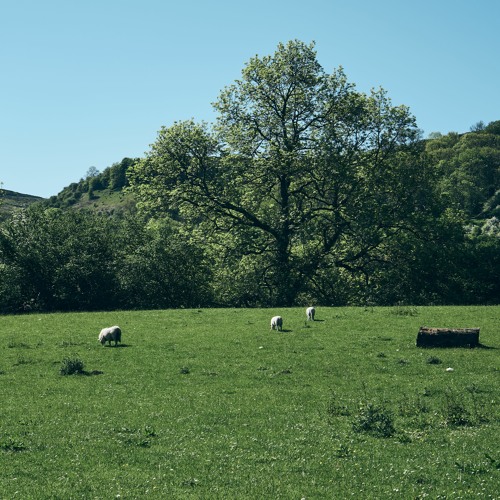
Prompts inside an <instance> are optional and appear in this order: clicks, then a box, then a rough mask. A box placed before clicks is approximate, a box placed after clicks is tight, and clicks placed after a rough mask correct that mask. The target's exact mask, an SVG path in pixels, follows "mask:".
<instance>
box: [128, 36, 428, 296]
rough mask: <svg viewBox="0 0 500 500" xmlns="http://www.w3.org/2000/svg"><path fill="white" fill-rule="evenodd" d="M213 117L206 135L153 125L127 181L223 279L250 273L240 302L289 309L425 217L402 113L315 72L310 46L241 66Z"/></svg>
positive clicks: (339, 78) (416, 159)
mask: <svg viewBox="0 0 500 500" xmlns="http://www.w3.org/2000/svg"><path fill="white" fill-rule="evenodd" d="M215 109H216V110H217V112H218V118H217V123H216V125H215V126H214V127H212V128H211V127H209V126H208V125H207V124H196V123H194V122H192V121H188V122H180V123H176V124H174V125H173V126H171V127H169V128H165V127H164V128H162V129H161V130H160V132H159V134H158V139H157V141H156V142H155V144H153V146H152V148H151V151H150V152H149V153H148V155H147V157H146V158H145V159H144V160H142V161H140V162H138V163H137V164H136V165H134V167H132V169H131V170H130V172H129V179H130V183H131V188H132V190H133V192H134V194H135V196H136V199H137V200H138V206H139V207H140V208H141V209H142V210H144V211H145V212H146V213H148V214H149V215H150V216H156V215H157V214H158V213H162V212H163V213H164V212H165V211H169V212H173V211H175V212H176V213H178V214H179V216H180V218H181V219H182V220H183V221H184V222H185V223H190V224H191V225H192V227H193V228H196V229H199V232H198V233H196V232H195V233H194V234H195V235H196V234H199V235H200V236H201V237H202V238H203V242H204V243H208V244H209V245H211V246H212V248H214V249H215V253H217V254H218V256H219V259H218V260H219V262H218V266H217V268H218V269H220V270H221V272H222V273H223V268H222V266H223V263H224V262H229V263H230V265H231V266H232V268H233V269H234V268H240V271H239V272H241V276H242V277H243V276H245V275H248V273H250V275H252V276H253V277H254V279H253V280H252V282H251V283H252V286H251V287H249V291H250V293H249V296H248V297H247V298H244V299H243V300H242V302H241V303H245V302H248V303H252V302H253V303H259V302H258V301H259V299H260V301H261V302H260V303H266V304H267V305H274V304H281V305H291V304H293V303H295V302H296V300H297V298H298V297H299V296H301V294H306V295H307V294H310V291H311V288H312V289H313V292H315V290H314V289H315V286H314V284H313V283H315V282H317V281H319V280H315V278H317V274H318V273H322V272H324V271H323V269H326V270H328V271H330V272H335V270H336V269H343V270H344V271H345V272H350V273H353V274H357V275H366V274H367V273H369V272H370V266H371V263H372V262H374V261H378V260H379V259H381V258H383V255H384V253H385V248H384V245H387V244H388V243H389V242H390V241H392V240H397V239H399V238H400V237H401V236H402V235H404V234H407V233H408V231H411V229H412V228H415V226H418V227H420V228H423V227H424V226H425V225H426V224H427V223H428V222H429V220H428V215H429V209H430V207H431V206H432V200H433V197H432V183H431V182H430V181H431V178H430V172H429V171H428V169H427V168H426V165H425V163H424V162H423V161H422V157H421V153H422V151H421V147H420V143H419V142H418V139H419V131H418V129H417V128H416V125H415V120H414V118H413V117H412V116H411V114H410V113H409V110H408V109H407V108H406V107H404V106H393V105H392V103H391V101H390V99H389V98H388V97H387V95H386V92H385V91H383V90H377V91H373V92H372V93H371V94H370V95H365V94H362V93H360V92H357V91H356V90H355V88H354V85H353V84H351V83H349V82H348V81H347V78H346V76H345V75H344V73H343V70H342V69H341V68H339V69H338V70H336V71H334V72H333V73H332V74H327V73H325V72H324V70H323V69H322V68H321V66H320V65H319V63H318V61H317V59H316V52H315V50H314V45H313V44H312V45H306V44H304V43H302V42H300V41H291V42H289V43H288V44H286V45H284V44H279V46H278V49H277V51H276V52H275V54H274V55H272V56H266V57H262V58H259V57H254V58H252V59H251V60H250V61H249V63H248V64H247V65H246V66H245V68H244V70H243V71H242V78H241V80H237V81H236V82H235V83H234V84H233V85H231V86H229V87H227V88H226V89H224V90H223V91H222V92H221V94H220V97H219V99H218V101H217V102H216V103H215ZM216 277H217V278H221V280H224V277H223V276H222V275H221V274H219V275H218V276H216ZM221 284H222V286H224V287H227V284H226V282H225V281H222V282H221ZM255 285H257V286H255ZM228 288H229V287H227V288H226V290H227V292H229V295H232V294H234V291H233V290H230V289H228ZM255 292H257V293H256V294H255ZM237 295H240V296H241V294H237ZM255 295H257V297H258V298H257V299H256V298H255Z"/></svg>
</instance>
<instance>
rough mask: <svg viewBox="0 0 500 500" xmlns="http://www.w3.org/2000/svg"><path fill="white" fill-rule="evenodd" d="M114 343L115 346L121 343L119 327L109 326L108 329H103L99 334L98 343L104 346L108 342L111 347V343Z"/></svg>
mask: <svg viewBox="0 0 500 500" xmlns="http://www.w3.org/2000/svg"><path fill="white" fill-rule="evenodd" d="M112 340H114V341H115V346H116V345H117V344H118V342H120V343H121V341H122V331H121V329H120V327H119V326H116V325H115V326H110V327H109V328H103V329H102V330H101V333H100V334H99V342H100V343H101V344H102V345H103V346H104V344H105V343H106V342H109V345H111V341H112Z"/></svg>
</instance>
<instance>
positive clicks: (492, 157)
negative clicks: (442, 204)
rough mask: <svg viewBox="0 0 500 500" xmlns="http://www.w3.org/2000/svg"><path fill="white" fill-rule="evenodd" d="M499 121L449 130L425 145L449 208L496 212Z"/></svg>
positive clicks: (472, 214)
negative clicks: (465, 130)
mask: <svg viewBox="0 0 500 500" xmlns="http://www.w3.org/2000/svg"><path fill="white" fill-rule="evenodd" d="M497 128H498V122H492V123H490V124H489V125H488V126H486V127H485V128H484V129H482V130H478V131H476V132H471V133H468V134H463V135H458V134H456V133H451V134H448V135H447V136H442V137H440V138H437V139H434V140H430V141H428V142H427V145H426V149H427V152H428V154H429V156H430V159H431V161H432V163H433V164H434V165H435V166H436V169H437V171H438V174H439V181H438V187H439V191H440V192H441V195H442V196H443V197H445V199H446V201H447V205H448V206H449V207H450V208H456V209H459V210H463V211H464V212H465V214H466V215H467V216H468V217H470V218H473V217H481V218H487V217H492V216H494V215H498V209H497V205H498V203H494V202H493V200H494V199H495V196H496V195H495V193H496V192H497V191H498V189H499V186H500V134H498V133H497V132H496V130H497Z"/></svg>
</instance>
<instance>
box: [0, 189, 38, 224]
mask: <svg viewBox="0 0 500 500" xmlns="http://www.w3.org/2000/svg"><path fill="white" fill-rule="evenodd" d="M43 200H44V198H40V197H39V196H31V195H29V194H22V193H16V192H15V191H9V190H7V189H2V190H0V220H5V219H6V218H8V217H9V216H10V215H11V214H12V213H13V212H15V211H16V210H19V209H23V208H26V207H28V206H29V205H31V204H32V203H37V202H39V201H43Z"/></svg>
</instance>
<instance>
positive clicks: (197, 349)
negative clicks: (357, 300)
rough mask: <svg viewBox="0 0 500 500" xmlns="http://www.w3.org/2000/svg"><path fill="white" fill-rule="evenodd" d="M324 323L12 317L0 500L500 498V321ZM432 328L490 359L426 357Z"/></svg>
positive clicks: (338, 313)
mask: <svg viewBox="0 0 500 500" xmlns="http://www.w3.org/2000/svg"><path fill="white" fill-rule="evenodd" d="M274 314H281V315H282V316H283V318H284V325H283V326H284V331H283V332H275V331H273V332H270V331H269V320H270V318H271V316H273V315H274ZM316 317H317V320H318V321H315V322H314V323H312V322H309V323H306V322H305V309H281V310H265V309H256V310H250V309H244V310H235V309H221V310H208V309H204V310H168V311H141V312H114V313H109V312H106V313H92V314H86V313H80V314H53V315H29V316H3V317H1V318H0V321H1V330H0V498H2V499H4V498H5V499H10V498H23V499H30V498H36V499H40V498H61V499H62V498H64V499H68V498H102V499H109V498H142V497H150V498H203V499H206V498H210V499H212V498H214V499H218V498H220V499H223V498H224V499H233V498H238V499H239V498H252V499H256V498H259V499H260V498H269V499H294V498H296V499H300V498H308V499H312V498H317V499H320V498H321V499H322V498H348V497H353V498H370V499H375V498H380V499H384V498H425V497H427V498H443V499H444V498H447V499H451V498H476V497H477V498H499V497H498V491H500V432H499V431H500V411H499V408H498V396H499V388H498V382H499V373H500V366H499V359H500V358H499V355H498V354H499V352H500V351H499V349H500V336H499V332H498V325H499V319H500V307H429V308H426V307H418V308H407V309H406V308H404V307H397V308H370V309H363V308H317V314H316ZM114 324H118V325H120V327H121V328H122V331H123V336H122V342H123V345H122V347H116V348H115V347H102V346H101V345H100V344H99V342H98V340H97V336H98V333H99V330H100V329H101V328H103V327H105V326H110V325H114ZM422 325H426V326H436V327H445V326H446V327H450V328H459V327H480V328H481V334H480V341H481V344H483V347H482V348H476V349H467V348H456V349H449V348H448V349H436V348H434V349H420V348H417V347H416V346H415V341H416V336H417V332H418V328H419V326H422ZM68 366H70V367H77V368H78V369H77V370H76V373H75V374H72V375H65V374H64V373H70V372H71V371H72V370H66V369H65V368H67V367H68ZM449 367H451V368H453V369H454V370H453V371H452V372H449V371H446V368H449Z"/></svg>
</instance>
